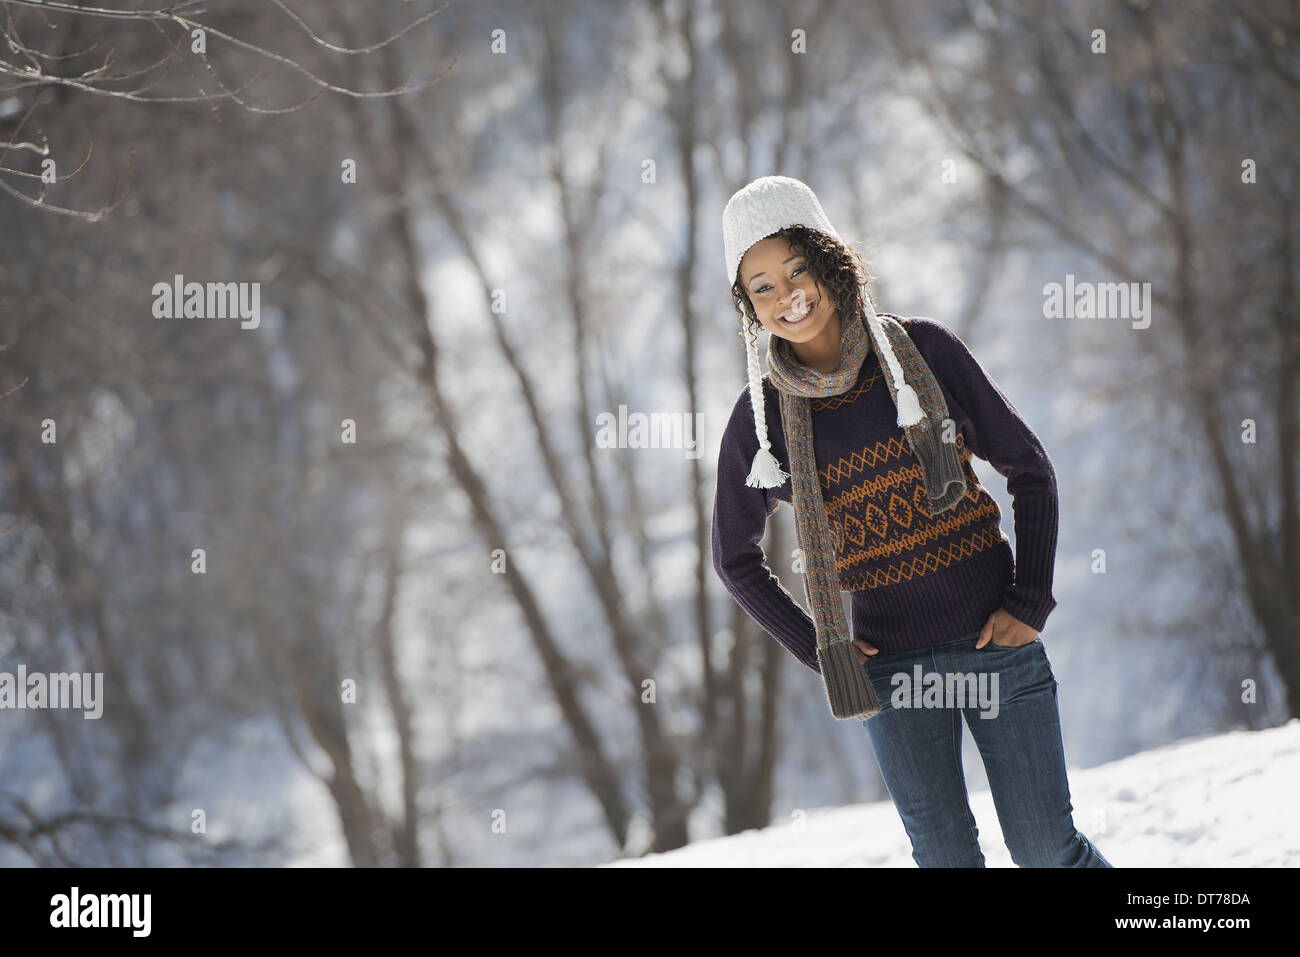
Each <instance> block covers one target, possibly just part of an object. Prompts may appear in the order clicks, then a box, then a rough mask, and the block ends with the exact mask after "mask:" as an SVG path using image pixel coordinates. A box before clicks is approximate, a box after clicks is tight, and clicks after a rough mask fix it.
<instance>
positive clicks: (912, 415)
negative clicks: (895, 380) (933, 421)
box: [898, 382, 925, 425]
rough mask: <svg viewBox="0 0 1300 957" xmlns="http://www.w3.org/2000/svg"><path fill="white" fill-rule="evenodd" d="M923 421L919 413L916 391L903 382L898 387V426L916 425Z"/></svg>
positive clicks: (923, 416)
mask: <svg viewBox="0 0 1300 957" xmlns="http://www.w3.org/2000/svg"><path fill="white" fill-rule="evenodd" d="M924 420H925V413H924V412H922V411H921V402H920V400H919V399H918V398H917V397H916V390H915V389H913V388H912V387H911V386H910V385H908V384H907V383H906V382H904V383H903V384H902V385H901V386H899V387H898V424H899V425H916V424H917V423H919V422H922V421H924Z"/></svg>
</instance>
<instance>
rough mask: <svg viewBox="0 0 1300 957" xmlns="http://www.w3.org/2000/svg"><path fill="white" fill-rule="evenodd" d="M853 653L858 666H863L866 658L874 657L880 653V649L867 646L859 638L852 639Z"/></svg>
mask: <svg viewBox="0 0 1300 957" xmlns="http://www.w3.org/2000/svg"><path fill="white" fill-rule="evenodd" d="M853 653H854V654H855V655H857V656H858V664H860V665H865V664H866V663H867V659H868V658H872V657H875V656H876V655H878V654H879V653H880V649H879V648H877V647H876V646H875V645H871V644H868V643H867V642H865V641H863V640H862V639H861V638H854V639H853Z"/></svg>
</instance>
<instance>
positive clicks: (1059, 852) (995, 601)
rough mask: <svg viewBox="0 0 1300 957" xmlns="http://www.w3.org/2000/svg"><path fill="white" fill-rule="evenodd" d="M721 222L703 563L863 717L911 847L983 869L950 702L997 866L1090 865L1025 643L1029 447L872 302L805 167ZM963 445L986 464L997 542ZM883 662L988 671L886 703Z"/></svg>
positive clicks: (1039, 581)
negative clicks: (723, 357) (707, 539)
mask: <svg viewBox="0 0 1300 957" xmlns="http://www.w3.org/2000/svg"><path fill="white" fill-rule="evenodd" d="M722 218H723V240H724V245H725V258H726V264H727V269H728V276H727V279H728V281H729V282H730V283H731V295H732V301H733V303H734V305H735V306H736V310H737V313H738V314H739V319H740V323H741V332H742V334H743V335H744V338H745V344H746V365H747V370H748V380H749V382H748V386H747V387H746V389H744V390H743V391H742V392H741V394H740V396H739V397H738V398H737V400H736V404H735V406H734V408H733V410H732V416H731V419H730V421H729V422H728V424H727V427H726V430H725V431H724V434H723V439H722V446H721V449H720V450H719V456H718V485H717V494H716V498H715V502H714V512H713V564H714V568H715V570H716V571H717V573H718V576H719V577H720V578H721V579H722V581H723V583H724V584H725V585H726V588H727V590H728V591H729V592H730V593H731V595H732V597H733V598H735V600H736V602H737V603H738V604H739V605H740V606H741V607H742V608H743V609H744V610H745V611H746V612H747V613H748V614H749V615H750V617H751V618H753V619H754V621H755V622H757V623H758V624H759V625H761V626H762V627H763V628H764V630H766V631H767V632H768V633H769V634H770V635H772V636H773V637H774V638H775V639H776V640H777V641H778V642H780V643H781V644H782V645H783V646H784V647H785V648H786V649H788V650H789V651H790V652H791V653H792V654H794V655H795V656H796V657H797V658H798V659H799V661H800V662H802V663H803V664H804V665H806V666H807V667H808V668H809V669H811V670H813V671H816V672H817V673H818V674H820V675H821V678H822V681H823V684H824V686H825V691H826V697H827V700H828V702H829V704H830V709H831V713H832V715H834V717H836V718H840V719H845V718H860V719H863V723H864V724H865V725H866V727H867V730H868V733H869V736H870V737H871V742H872V746H873V748H874V750H875V753H876V759H877V763H878V764H879V765H880V769H881V773H882V775H883V776H884V778H885V783H886V785H887V786H888V788H889V793H890V795H891V797H892V798H893V799H894V802H895V804H896V806H897V808H898V810H899V813H900V816H901V817H902V818H903V823H904V825H905V826H906V829H907V832H908V835H909V836H910V837H911V839H912V848H913V858H914V859H915V860H916V861H917V863H918V864H920V865H922V866H973V867H981V866H983V864H984V858H983V855H982V854H981V852H980V849H979V844H978V842H977V841H976V839H975V830H974V827H973V824H974V819H973V817H972V816H971V814H970V808H969V806H968V804H967V802H966V799H965V793H966V792H965V786H964V785H965V782H964V779H963V776H962V770H961V766H960V761H959V760H957V759H956V758H954V755H956V756H958V757H959V755H960V746H959V744H958V741H959V736H960V720H961V718H962V717H963V716H964V717H965V719H966V723H967V724H968V725H971V730H972V734H973V735H974V736H975V739H976V744H977V745H978V746H979V748H980V753H981V756H982V757H983V758H984V764H985V769H986V770H987V771H988V776H989V784H990V788H991V789H992V791H993V796H994V802H995V804H996V806H997V809H998V816H999V822H1000V823H1001V824H1002V830H1003V836H1004V837H1005V838H1006V840H1007V845H1008V847H1009V848H1010V849H1011V853H1012V858H1013V859H1014V860H1015V861H1016V863H1018V864H1020V865H1021V866H1066V867H1109V866H1110V865H1109V862H1107V861H1106V859H1105V858H1104V857H1102V855H1101V854H1100V852H1098V851H1097V850H1096V848H1095V847H1093V846H1092V845H1091V843H1089V841H1088V840H1087V838H1086V837H1084V836H1083V835H1082V834H1080V833H1079V832H1078V831H1077V830H1076V829H1075V827H1074V824H1073V820H1072V817H1071V814H1070V802H1069V788H1068V783H1067V781H1066V775H1065V761H1064V753H1063V746H1062V743H1061V736H1060V723H1059V716H1058V714H1057V708H1056V679H1055V677H1054V676H1053V675H1052V671H1051V665H1050V662H1049V661H1048V659H1047V656H1046V653H1045V651H1044V650H1043V643H1042V642H1041V641H1040V640H1038V632H1039V631H1040V630H1041V629H1042V628H1043V625H1044V622H1045V621H1046V619H1047V616H1048V614H1049V613H1050V612H1051V611H1052V609H1053V608H1054V607H1055V605H1056V601H1055V599H1054V598H1053V597H1052V566H1053V562H1054V559H1055V549H1056V534H1057V507H1058V506H1057V495H1056V478H1055V473H1054V471H1053V469H1052V465H1051V462H1050V460H1049V458H1048V456H1047V453H1046V451H1045V450H1044V449H1043V447H1042V444H1041V443H1040V442H1039V441H1038V438H1037V436H1035V435H1034V433H1033V432H1032V430H1030V428H1029V427H1028V425H1027V424H1026V423H1025V422H1024V420H1023V419H1021V418H1020V415H1019V413H1018V412H1017V411H1016V409H1015V407H1014V406H1012V405H1011V403H1010V402H1009V401H1008V400H1007V398H1006V396H1005V395H1003V393H1002V391H1001V390H1000V389H998V387H997V386H996V385H995V384H994V383H993V382H992V380H990V379H989V378H988V376H987V375H986V374H985V373H984V371H983V369H982V368H981V367H980V365H979V363H978V362H976V361H975V358H974V357H973V356H972V355H971V354H970V352H969V350H967V349H966V347H965V344H964V343H962V341H961V340H960V339H959V338H957V336H955V335H954V334H953V333H951V332H950V331H948V330H947V329H946V328H945V327H944V326H943V325H942V324H940V323H938V322H936V321H934V320H933V319H929V318H926V317H922V316H914V317H910V318H904V317H900V316H895V315H892V314H890V313H885V312H882V313H877V312H876V309H875V304H874V303H873V302H872V301H871V298H870V297H869V296H868V295H867V292H866V286H867V283H868V282H869V280H870V277H869V275H868V273H867V269H866V265H865V262H864V261H863V260H862V258H861V256H860V255H859V254H858V253H857V252H856V251H854V250H852V249H851V248H850V247H849V246H848V245H847V244H846V243H845V242H844V241H843V240H842V239H841V238H840V236H839V234H838V233H837V232H836V231H835V230H834V228H833V227H832V226H831V224H830V221H829V219H828V218H827V217H826V214H825V212H824V211H823V210H822V208H821V204H820V203H819V202H818V201H817V198H816V196H814V195H813V192H812V190H810V189H809V188H808V187H807V186H806V185H805V184H803V183H801V182H799V181H798V180H795V179H791V178H790V177H785V176H766V177H762V178H760V179H758V180H755V181H754V182H752V183H750V184H749V185H748V186H746V187H744V188H743V189H741V190H739V191H738V192H737V193H736V194H735V195H733V196H732V198H731V199H730V201H728V203H727V206H726V208H725V209H724V211H723V217H722ZM763 329H766V330H767V331H768V332H769V333H770V334H771V338H770V340H769V342H768V348H767V365H768V375H767V376H763V375H762V370H761V366H760V363H759V353H758V339H757V337H758V333H759V331H761V330H763ZM973 455H978V456H979V457H981V458H984V459H986V460H987V461H989V462H991V463H992V464H993V466H994V467H995V468H996V469H997V471H998V472H999V473H1000V474H1002V475H1004V476H1006V477H1007V478H1008V485H1007V487H1008V490H1009V491H1010V492H1011V494H1012V496H1013V503H1014V507H1015V523H1016V550H1015V553H1014V554H1013V553H1012V549H1011V544H1010V540H1009V539H1008V538H1007V536H1006V535H1005V534H1004V533H1003V532H1002V529H1001V527H1000V519H1001V510H1000V509H999V507H998V504H997V502H996V501H995V500H994V499H993V498H992V496H990V495H989V494H988V493H987V492H986V491H985V490H984V489H983V488H982V487H981V485H980V482H979V479H978V477H977V476H976V475H975V472H974V470H973V469H972V468H971V465H970V460H971V457H972V456H973ZM787 470H788V471H787ZM787 480H789V481H787ZM782 501H784V502H787V503H790V504H792V505H793V506H794V513H795V514H794V519H795V531H796V533H797V535H798V541H799V546H800V548H801V550H802V552H803V568H802V569H801V570H802V571H803V575H804V590H805V592H806V594H807V598H808V607H809V611H810V612H811V614H809V612H805V611H804V610H803V609H802V608H800V607H799V605H798V604H797V603H796V602H795V601H794V599H793V598H792V596H791V595H790V593H789V592H787V591H786V590H785V589H784V588H783V587H782V586H781V584H780V582H779V580H778V579H777V577H776V576H775V575H774V574H773V573H772V570H771V568H769V567H768V565H767V563H766V556H764V554H763V550H762V548H761V547H760V545H759V542H760V541H761V540H762V538H763V535H764V531H765V527H766V523H767V519H768V516H769V515H771V513H772V512H773V511H774V510H775V509H776V507H777V505H778V504H779V503H780V502H782ZM843 591H850V592H852V595H853V600H852V603H851V604H852V609H853V618H852V630H851V631H850V629H849V622H848V621H847V620H846V615H845V611H844V607H843V604H842V598H841V592H843ZM881 652H883V653H884V655H885V657H883V658H876V656H877V655H878V654H880V653H881ZM903 663H906V664H907V667H908V668H913V667H914V666H915V667H922V666H924V667H925V668H927V669H928V670H931V671H947V672H953V673H956V672H968V671H973V670H977V668H978V666H979V665H987V666H989V667H993V668H995V669H997V670H999V671H1001V672H1002V673H1001V681H1000V682H999V683H997V684H994V685H992V691H991V694H992V695H993V696H994V698H995V700H993V701H989V702H987V707H984V708H983V709H981V712H980V713H977V711H976V710H974V709H972V708H971V707H970V706H967V705H950V706H947V707H944V706H943V702H939V703H938V707H928V706H927V703H926V702H925V700H924V699H923V701H922V705H921V707H920V708H912V707H908V708H903V707H899V706H897V705H896V704H895V703H894V702H892V701H890V700H889V699H890V694H889V690H890V689H889V680H890V675H889V670H890V667H891V666H898V667H900V668H901V667H902V664H903ZM873 666H874V667H873ZM941 666H947V667H941ZM882 700H883V701H885V704H884V705H883V707H882V704H881V702H882ZM973 718H978V719H980V720H976V721H975V722H974V724H972V719H973ZM918 756H921V757H918Z"/></svg>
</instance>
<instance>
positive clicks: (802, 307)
mask: <svg viewBox="0 0 1300 957" xmlns="http://www.w3.org/2000/svg"><path fill="white" fill-rule="evenodd" d="M740 281H741V282H742V283H743V284H744V286H745V290H746V291H747V292H748V293H749V301H750V302H752V303H753V304H754V313H755V314H756V315H757V316H758V321H759V322H761V323H762V324H763V328H765V329H766V330H767V331H768V332H770V333H772V335H774V336H780V337H781V338H782V339H789V340H790V341H791V342H807V341H808V340H810V339H813V338H816V337H817V336H819V335H821V333H822V332H824V331H825V330H826V327H827V324H828V323H829V322H830V321H831V318H832V317H833V316H834V315H835V302H834V300H832V299H831V298H830V297H829V296H828V295H825V292H826V290H825V287H823V288H822V289H818V288H817V283H816V281H815V280H814V279H813V275H812V273H811V272H809V270H808V258H807V257H806V256H804V255H803V254H801V253H798V252H797V251H796V250H795V249H793V248H791V245H790V241H789V240H788V239H786V238H785V237H784V236H769V237H767V238H766V239H762V240H759V241H758V242H757V243H755V244H754V245H753V246H751V247H749V249H748V250H747V251H746V252H745V255H744V256H742V257H741V259H740ZM791 319H795V320H797V321H794V322H791V321H790V320H791Z"/></svg>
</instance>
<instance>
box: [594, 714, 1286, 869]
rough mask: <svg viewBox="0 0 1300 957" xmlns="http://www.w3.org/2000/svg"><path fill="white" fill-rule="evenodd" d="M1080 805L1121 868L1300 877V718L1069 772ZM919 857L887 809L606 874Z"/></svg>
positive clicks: (741, 837)
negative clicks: (1297, 872) (1257, 870)
mask: <svg viewBox="0 0 1300 957" xmlns="http://www.w3.org/2000/svg"><path fill="white" fill-rule="evenodd" d="M1070 794H1071V798H1072V799H1073V803H1074V823H1075V825H1076V826H1077V827H1078V828H1079V829H1080V830H1081V831H1083V833H1084V834H1086V835H1087V836H1088V839H1089V840H1091V841H1092V842H1093V843H1094V844H1096V845H1097V847H1098V848H1099V849H1100V850H1101V852H1102V853H1103V854H1105V855H1106V858H1107V859H1108V860H1109V861H1110V862H1111V863H1112V864H1114V865H1115V866H1116V867H1217V866H1231V867H1296V866H1300V814H1297V809H1298V808H1300V718H1292V719H1291V720H1290V721H1288V722H1287V723H1286V724H1284V725H1282V726H1281V727H1278V728H1270V729H1268V730H1265V731H1232V732H1229V733H1227V734H1219V735H1211V736H1207V737H1201V738H1191V739H1187V740H1184V741H1178V742H1175V743H1173V744H1169V745H1166V746H1165V747H1161V748H1155V749H1154V750H1151V751H1143V752H1141V753H1139V754H1133V755H1130V756H1128V757H1126V758H1122V759H1120V760H1118V761H1112V762H1110V763H1109V764H1102V765H1098V766H1096V767H1092V768H1086V769H1080V770H1076V769H1074V768H1071V769H1070ZM970 798H971V810H972V811H974V813H975V820H976V823H977V825H978V827H979V835H980V845H981V847H982V848H983V849H984V857H985V858H986V860H987V861H988V865H989V866H990V867H1014V866H1015V865H1014V864H1013V862H1012V860H1011V856H1010V855H1009V854H1008V853H1007V849H1006V847H1005V845H1003V843H1002V832H1001V831H1000V830H999V828H998V819H997V814H996V813H995V812H994V810H993V799H992V797H991V796H990V794H989V792H988V791H987V790H982V791H973V792H972V793H971V796H970ZM911 853H912V851H911V844H910V843H909V841H908V839H907V834H906V833H905V832H904V831H903V825H902V822H901V821H900V820H899V818H898V813H897V812H896V811H895V810H894V806H893V804H892V803H891V802H889V801H880V802H876V803H873V804H860V805H854V806H850V807H842V808H833V809H829V810H812V811H808V812H807V813H806V815H805V814H804V813H803V812H801V811H798V810H796V811H793V812H792V813H791V822H790V823H788V824H781V825H779V826H773V827H768V828H764V829H763V830H761V831H746V832H745V833H743V834H736V835H732V836H730V837H722V838H715V839H711V840H706V841H697V842H695V843H693V844H691V845H689V846H687V847H684V848H682V849H680V850H677V851H672V852H670V853H667V854H652V855H647V856H645V857H641V858H635V859H625V860H619V861H613V862H611V863H610V864H608V865H606V866H611V867H618V866H632V867H635V866H650V867H836V866H839V867H915V866H916V865H915V862H914V861H913V860H912V856H911Z"/></svg>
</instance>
